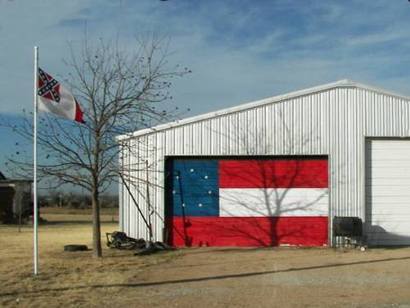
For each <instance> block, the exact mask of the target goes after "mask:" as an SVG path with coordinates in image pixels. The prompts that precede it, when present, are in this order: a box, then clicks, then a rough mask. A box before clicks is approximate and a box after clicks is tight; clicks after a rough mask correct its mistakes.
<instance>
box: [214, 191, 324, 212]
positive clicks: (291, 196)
mask: <svg viewBox="0 0 410 308" xmlns="http://www.w3.org/2000/svg"><path fill="white" fill-rule="evenodd" d="M328 207H329V196H328V189H327V188H246V189H243V188H221V189H220V190H219V216H222V217H249V216H252V217H264V216H268V217H269V216H327V215H328Z"/></svg>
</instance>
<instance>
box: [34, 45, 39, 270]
mask: <svg viewBox="0 0 410 308" xmlns="http://www.w3.org/2000/svg"><path fill="white" fill-rule="evenodd" d="M37 79H38V47H37V46H35V47H34V112H33V116H34V119H33V130H34V131H33V164H34V170H33V198H34V200H33V211H34V230H33V232H34V275H37V274H38V207H37V102H38V98H37V85H38V82H37Z"/></svg>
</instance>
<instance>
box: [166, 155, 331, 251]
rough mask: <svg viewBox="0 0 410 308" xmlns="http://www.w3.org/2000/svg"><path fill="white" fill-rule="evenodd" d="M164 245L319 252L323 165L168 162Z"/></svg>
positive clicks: (324, 219)
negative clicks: (291, 248) (290, 247)
mask: <svg viewBox="0 0 410 308" xmlns="http://www.w3.org/2000/svg"><path fill="white" fill-rule="evenodd" d="M167 168H168V170H167V173H168V174H170V175H171V177H169V178H168V179H167V184H166V185H167V196H168V197H167V208H168V210H167V211H166V212H167V217H166V224H167V230H168V232H169V238H170V244H172V245H176V246H201V245H207V246H270V245H286V244H288V245H303V246H322V245H326V244H327V239H328V235H327V234H328V207H329V199H328V188H327V186H328V176H327V174H328V169H327V168H328V167H327V160H326V159H323V158H321V159H295V158H289V159H247V158H244V159H195V158H194V159H184V158H179V159H173V160H172V161H171V163H168V165H167Z"/></svg>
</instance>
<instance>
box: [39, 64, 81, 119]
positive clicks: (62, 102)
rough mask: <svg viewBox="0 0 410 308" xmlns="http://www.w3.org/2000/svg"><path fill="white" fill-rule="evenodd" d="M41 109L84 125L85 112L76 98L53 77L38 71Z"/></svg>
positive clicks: (40, 70)
mask: <svg viewBox="0 0 410 308" xmlns="http://www.w3.org/2000/svg"><path fill="white" fill-rule="evenodd" d="M38 97H39V98H40V102H41V104H39V109H40V110H42V111H45V112H51V113H54V114H56V115H59V116H60V117H63V118H66V119H70V120H73V121H77V122H80V123H84V120H83V112H82V110H81V108H80V104H78V102H77V100H76V99H75V98H74V96H73V95H72V94H71V93H70V92H69V91H68V90H67V89H66V88H64V87H63V86H62V85H61V84H60V83H59V82H58V81H57V80H55V79H54V78H53V77H52V76H50V75H49V74H47V73H46V72H44V71H43V70H42V69H40V68H39V69H38Z"/></svg>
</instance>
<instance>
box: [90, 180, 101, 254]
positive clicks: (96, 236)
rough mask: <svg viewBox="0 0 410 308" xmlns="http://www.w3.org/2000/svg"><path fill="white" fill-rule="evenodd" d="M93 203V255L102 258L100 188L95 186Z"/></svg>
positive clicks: (92, 197)
mask: <svg viewBox="0 0 410 308" xmlns="http://www.w3.org/2000/svg"><path fill="white" fill-rule="evenodd" d="M91 203H92V207H93V257H94V258H101V257H102V249H101V223H100V200H99V194H98V188H94V189H93V191H92V196H91Z"/></svg>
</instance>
